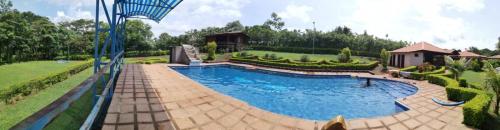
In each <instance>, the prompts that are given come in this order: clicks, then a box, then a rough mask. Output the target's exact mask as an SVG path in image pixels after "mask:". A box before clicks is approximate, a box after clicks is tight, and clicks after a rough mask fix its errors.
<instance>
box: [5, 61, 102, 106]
mask: <svg viewBox="0 0 500 130" xmlns="http://www.w3.org/2000/svg"><path fill="white" fill-rule="evenodd" d="M93 65H94V60H93V59H92V60H87V61H85V62H83V63H80V64H75V65H72V66H70V67H68V68H66V69H64V70H61V71H58V72H54V73H51V74H48V75H47V76H44V77H38V78H35V79H32V80H30V81H26V82H21V83H17V84H14V85H12V86H7V87H4V88H1V89H0V100H4V101H5V102H6V103H9V104H11V103H13V102H15V101H16V100H19V98H22V97H23V96H27V95H30V94H31V93H34V92H36V91H39V90H43V89H45V88H47V87H50V86H52V85H53V84H56V83H59V82H61V81H64V80H66V79H68V77H70V76H71V75H74V74H77V73H79V72H81V71H83V70H85V69H87V68H89V67H92V66H93Z"/></svg>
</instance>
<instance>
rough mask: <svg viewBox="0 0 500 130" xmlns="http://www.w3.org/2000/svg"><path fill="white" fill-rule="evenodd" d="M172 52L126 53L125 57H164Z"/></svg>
mask: <svg viewBox="0 0 500 130" xmlns="http://www.w3.org/2000/svg"><path fill="white" fill-rule="evenodd" d="M169 52H170V51H125V57H147V56H164V55H167V54H169Z"/></svg>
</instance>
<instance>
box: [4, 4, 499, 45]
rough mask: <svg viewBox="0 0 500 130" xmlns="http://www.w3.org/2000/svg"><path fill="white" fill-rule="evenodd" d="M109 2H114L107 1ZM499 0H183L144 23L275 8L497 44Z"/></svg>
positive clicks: (448, 41) (221, 19)
mask: <svg viewBox="0 0 500 130" xmlns="http://www.w3.org/2000/svg"><path fill="white" fill-rule="evenodd" d="M106 1H108V3H110V2H111V1H112V0H106ZM13 3H14V8H16V9H19V10H22V11H32V12H35V13H37V14H39V15H43V16H46V17H49V18H50V19H51V20H52V21H54V22H59V21H65V20H73V19H79V18H87V19H93V18H94V16H95V7H94V6H95V0H13ZM498 5H500V1H499V0H184V2H183V3H181V4H180V5H179V6H178V7H177V8H176V9H175V10H174V11H172V12H171V13H170V14H169V15H168V16H167V17H166V18H165V19H164V20H163V21H161V22H160V23H156V22H153V21H147V20H146V21H145V22H147V23H149V24H150V25H151V26H153V32H154V33H155V36H158V35H159V34H161V33H162V32H167V33H169V34H172V35H179V34H182V33H183V32H185V31H187V30H190V29H194V28H203V27H207V26H224V25H225V24H226V23H227V22H230V21H233V20H240V21H241V22H242V23H243V24H244V25H255V24H262V23H263V22H264V21H265V20H266V19H268V18H269V17H270V14H271V13H272V12H276V13H278V14H279V15H280V16H281V17H283V19H284V21H285V23H286V25H285V28H288V29H306V28H312V26H313V25H312V22H313V21H315V22H316V28H317V29H318V30H322V31H329V30H332V29H334V28H335V27H336V26H339V25H346V26H348V27H350V28H352V29H353V31H355V32H357V33H362V32H363V31H364V30H367V32H368V33H370V34H374V35H376V36H379V37H385V35H386V34H388V35H389V38H390V39H393V40H406V41H415V42H418V41H427V42H430V43H434V44H435V45H437V46H439V47H443V48H450V49H451V48H455V49H463V48H466V47H469V46H476V47H480V48H490V49H493V48H494V47H495V43H496V42H497V41H498V37H500V24H499V23H500V13H498Z"/></svg>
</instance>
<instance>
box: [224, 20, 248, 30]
mask: <svg viewBox="0 0 500 130" xmlns="http://www.w3.org/2000/svg"><path fill="white" fill-rule="evenodd" d="M224 29H225V30H226V31H227V32H234V31H243V30H244V29H245V27H243V25H241V23H240V21H239V20H236V21H233V22H229V23H227V24H226V27H225V28H224Z"/></svg>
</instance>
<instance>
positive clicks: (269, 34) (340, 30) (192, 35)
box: [157, 13, 410, 53]
mask: <svg viewBox="0 0 500 130" xmlns="http://www.w3.org/2000/svg"><path fill="white" fill-rule="evenodd" d="M284 26H285V22H283V21H282V18H281V17H279V16H278V15H277V14H276V13H272V14H271V17H270V18H269V19H268V20H266V21H265V22H264V23H263V24H261V25H253V26H243V25H242V24H241V23H240V22H239V21H238V20H237V21H233V22H229V23H227V24H226V26H224V27H207V28H202V29H192V30H189V31H187V32H186V33H185V34H182V35H179V36H177V37H172V36H170V35H168V34H167V33H163V34H162V35H161V36H160V37H159V38H158V40H157V42H159V43H158V44H162V45H164V46H165V47H166V46H175V45H178V44H180V43H185V44H192V45H195V46H197V47H204V46H205V45H206V43H205V36H206V35H209V34H214V33H222V32H231V31H242V32H244V33H246V34H247V35H248V36H249V38H250V39H249V42H248V44H249V46H270V47H299V48H312V47H313V42H312V41H315V42H314V47H315V48H332V49H338V50H340V49H342V48H350V49H351V50H355V51H365V52H377V53H378V52H380V51H381V50H382V49H384V48H385V49H387V50H394V49H397V48H401V47H404V46H407V45H408V44H410V42H407V41H396V40H391V39H388V38H387V37H386V38H379V37H376V36H373V35H370V34H368V33H367V32H366V31H365V32H364V33H362V34H357V33H354V32H352V31H351V29H350V28H349V27H346V26H339V27H337V28H335V29H333V30H331V31H325V32H324V31H317V30H315V29H306V30H304V31H303V30H297V29H293V30H289V29H284V28H283V27H284ZM202 50H203V49H202Z"/></svg>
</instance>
